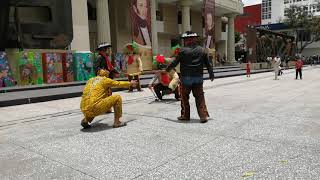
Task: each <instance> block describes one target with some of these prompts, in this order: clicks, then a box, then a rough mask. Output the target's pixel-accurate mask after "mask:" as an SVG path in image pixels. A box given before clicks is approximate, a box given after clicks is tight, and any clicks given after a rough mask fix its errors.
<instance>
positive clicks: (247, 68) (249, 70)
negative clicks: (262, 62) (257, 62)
mask: <svg viewBox="0 0 320 180" xmlns="http://www.w3.org/2000/svg"><path fill="white" fill-rule="evenodd" d="M250 65H251V62H250V61H248V63H247V67H246V70H247V77H250V74H251V69H250Z"/></svg>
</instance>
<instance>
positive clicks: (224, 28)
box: [221, 22, 227, 32]
mask: <svg viewBox="0 0 320 180" xmlns="http://www.w3.org/2000/svg"><path fill="white" fill-rule="evenodd" d="M221 32H227V23H225V22H222V24H221Z"/></svg>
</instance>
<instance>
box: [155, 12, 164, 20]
mask: <svg viewBox="0 0 320 180" xmlns="http://www.w3.org/2000/svg"><path fill="white" fill-rule="evenodd" d="M156 16H157V21H163V16H162V13H161V11H159V10H157V11H156Z"/></svg>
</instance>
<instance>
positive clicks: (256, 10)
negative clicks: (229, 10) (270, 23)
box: [235, 4, 261, 34]
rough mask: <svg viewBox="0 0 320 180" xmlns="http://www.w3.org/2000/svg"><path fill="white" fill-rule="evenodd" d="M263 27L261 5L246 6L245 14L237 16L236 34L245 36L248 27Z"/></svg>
mask: <svg viewBox="0 0 320 180" xmlns="http://www.w3.org/2000/svg"><path fill="white" fill-rule="evenodd" d="M258 25H261V4H256V5H252V6H246V7H244V8H243V14H241V15H239V16H237V18H236V20H235V28H236V32H239V33H241V34H244V33H245V32H246V31H247V27H248V26H258Z"/></svg>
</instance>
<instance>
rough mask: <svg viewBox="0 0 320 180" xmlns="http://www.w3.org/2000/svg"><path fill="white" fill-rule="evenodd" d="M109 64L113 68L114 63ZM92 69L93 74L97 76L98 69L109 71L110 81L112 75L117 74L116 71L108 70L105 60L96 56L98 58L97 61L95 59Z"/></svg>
mask: <svg viewBox="0 0 320 180" xmlns="http://www.w3.org/2000/svg"><path fill="white" fill-rule="evenodd" d="M110 63H111V64H112V66H114V62H113V61H111V62H110ZM94 68H95V74H96V75H97V73H98V71H99V70H100V69H105V70H107V71H109V72H110V75H109V78H110V79H113V78H114V73H118V72H117V71H116V70H114V69H109V68H108V65H107V62H106V59H105V58H104V57H103V56H101V55H98V57H97V59H96V61H95V63H94Z"/></svg>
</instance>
